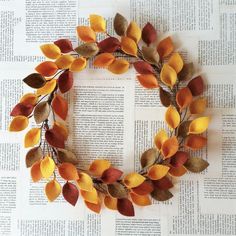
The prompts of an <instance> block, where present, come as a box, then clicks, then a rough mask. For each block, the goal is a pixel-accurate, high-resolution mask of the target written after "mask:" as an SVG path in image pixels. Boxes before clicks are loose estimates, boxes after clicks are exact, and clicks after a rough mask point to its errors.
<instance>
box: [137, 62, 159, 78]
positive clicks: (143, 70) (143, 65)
mask: <svg viewBox="0 0 236 236" xmlns="http://www.w3.org/2000/svg"><path fill="white" fill-rule="evenodd" d="M133 65H134V68H135V70H136V71H137V72H138V73H139V74H143V75H146V74H154V73H155V71H154V69H153V68H152V66H151V65H150V64H148V63H147V62H145V61H136V62H134V64H133Z"/></svg>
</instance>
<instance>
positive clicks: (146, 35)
mask: <svg viewBox="0 0 236 236" xmlns="http://www.w3.org/2000/svg"><path fill="white" fill-rule="evenodd" d="M156 39H157V32H156V29H155V28H154V26H153V25H152V24H151V23H150V22H148V23H147V24H146V25H145V26H144V27H143V29H142V40H143V41H144V42H145V43H146V44H147V45H149V44H151V43H153V42H155V41H156Z"/></svg>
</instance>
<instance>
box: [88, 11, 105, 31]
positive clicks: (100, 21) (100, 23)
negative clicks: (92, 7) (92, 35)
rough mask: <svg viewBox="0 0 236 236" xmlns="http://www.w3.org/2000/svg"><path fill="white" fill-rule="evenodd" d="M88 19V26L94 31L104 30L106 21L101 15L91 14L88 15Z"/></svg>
mask: <svg viewBox="0 0 236 236" xmlns="http://www.w3.org/2000/svg"><path fill="white" fill-rule="evenodd" d="M89 21H90V27H91V28H92V29H93V30H94V31H95V32H105V31H106V21H105V19H104V18H103V17H102V16H99V15H94V14H92V15H90V16H89Z"/></svg>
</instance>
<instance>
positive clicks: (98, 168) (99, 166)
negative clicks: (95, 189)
mask: <svg viewBox="0 0 236 236" xmlns="http://www.w3.org/2000/svg"><path fill="white" fill-rule="evenodd" d="M110 166H111V163H110V162H109V161H108V160H105V159H97V160H94V161H93V162H92V163H91V165H90V166H89V171H90V172H91V173H92V174H93V175H96V176H101V175H102V173H103V172H104V171H105V170H106V169H108V168H110Z"/></svg>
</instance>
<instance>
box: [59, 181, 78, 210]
mask: <svg viewBox="0 0 236 236" xmlns="http://www.w3.org/2000/svg"><path fill="white" fill-rule="evenodd" d="M62 194H63V197H64V198H65V200H66V201H67V202H69V203H70V204H71V205H73V206H75V204H76V202H77V200H78V198H79V191H78V189H77V187H76V186H75V185H74V184H72V183H70V182H66V183H65V184H64V186H63V188H62Z"/></svg>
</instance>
